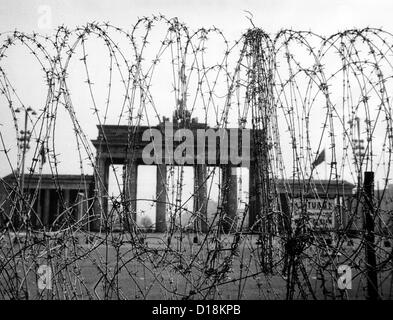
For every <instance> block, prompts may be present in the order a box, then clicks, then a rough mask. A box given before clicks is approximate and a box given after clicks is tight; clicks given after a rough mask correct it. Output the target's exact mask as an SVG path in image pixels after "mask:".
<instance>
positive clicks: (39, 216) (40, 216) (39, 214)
mask: <svg viewBox="0 0 393 320" xmlns="http://www.w3.org/2000/svg"><path fill="white" fill-rule="evenodd" d="M41 199H42V189H40V190H38V195H37V218H36V220H35V225H34V226H35V227H36V228H39V227H40V224H41V223H42V219H43V214H42V204H41Z"/></svg>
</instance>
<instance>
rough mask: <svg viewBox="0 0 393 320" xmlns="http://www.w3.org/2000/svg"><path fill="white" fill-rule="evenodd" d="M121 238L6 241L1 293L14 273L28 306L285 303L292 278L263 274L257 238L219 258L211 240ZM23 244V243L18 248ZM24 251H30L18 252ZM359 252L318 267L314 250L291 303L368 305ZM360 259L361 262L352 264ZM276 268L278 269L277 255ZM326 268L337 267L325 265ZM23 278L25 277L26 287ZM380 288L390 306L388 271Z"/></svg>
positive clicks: (226, 241) (227, 247)
mask: <svg viewBox="0 0 393 320" xmlns="http://www.w3.org/2000/svg"><path fill="white" fill-rule="evenodd" d="M119 236H120V235H119V234H111V235H110V236H109V237H108V238H105V237H102V236H100V237H98V236H97V235H91V236H90V237H86V235H83V234H78V235H76V237H75V238H74V240H73V241H71V240H72V238H71V237H68V238H67V241H63V240H62V238H59V239H58V240H53V237H52V240H49V239H47V240H46V241H45V242H44V243H42V242H38V243H35V244H32V241H30V242H26V243H18V242H17V241H13V242H14V244H13V245H12V246H10V245H9V241H8V240H7V239H6V238H3V239H2V253H1V254H2V257H1V259H2V261H3V265H2V269H1V271H2V272H1V273H0V275H1V279H0V282H1V284H2V286H1V287H2V289H0V293H1V294H2V296H3V298H6V297H7V290H8V289H10V288H12V283H14V282H15V277H13V276H12V271H13V268H12V266H14V265H17V270H18V273H19V274H20V275H21V279H20V281H19V283H18V284H19V286H20V287H25V286H26V283H27V285H28V287H29V295H30V298H39V295H42V296H41V297H43V298H52V297H51V295H54V298H68V299H71V298H78V299H89V298H91V299H103V298H108V299H118V298H121V299H123V298H126V299H185V298H187V299H204V298H209V299H285V298H286V294H287V278H286V277H285V275H283V274H282V272H281V271H282V268H283V264H282V263H281V264H278V265H277V266H275V267H274V268H273V271H274V272H273V273H272V274H267V273H264V272H263V269H262V266H261V252H260V249H259V247H258V245H257V237H256V236H252V235H244V236H242V239H241V241H240V245H239V246H238V247H237V249H236V250H235V249H234V248H233V247H231V244H232V242H233V236H229V237H226V238H223V239H222V241H221V243H220V245H221V250H219V251H218V250H216V249H217V245H218V244H217V242H212V239H211V238H206V239H205V238H204V236H200V237H199V239H198V240H199V241H198V243H194V234H184V235H183V237H180V235H179V234H176V235H174V236H173V237H172V241H171V243H170V245H169V246H168V242H167V237H166V235H164V234H156V233H151V234H143V241H141V240H140V239H136V242H135V241H134V243H133V241H132V239H130V238H129V237H126V238H123V239H121V238H120V237H119ZM22 239H23V236H21V235H19V240H22ZM88 240H89V241H88ZM20 248H28V249H27V250H21V251H18V249H20ZM10 250H14V253H15V255H14V257H15V259H10V258H11V255H10V252H11V251H10ZM356 250H357V248H356V246H355V247H352V248H348V249H347V250H346V252H345V254H342V255H339V256H334V257H333V258H332V257H331V256H328V255H326V257H324V258H323V257H322V256H319V257H318V259H316V255H317V254H318V251H317V250H316V249H315V248H309V249H308V250H307V251H306V255H304V256H303V258H302V263H303V265H304V270H301V269H299V272H298V277H299V280H298V282H297V281H294V283H295V285H294V294H293V298H294V299H303V298H306V299H314V298H317V299H364V298H365V296H366V292H365V288H366V277H365V276H364V268H363V269H362V268H360V269H358V268H357V267H356V263H359V265H362V261H361V260H362V259H363V255H362V254H361V253H359V254H357V253H356ZM218 252H219V254H218ZM355 254H356V260H357V261H355V260H349V259H350V258H351V256H354V255H355ZM346 255H347V257H346ZM307 257H308V258H307ZM7 258H8V259H7ZM314 258H315V259H314ZM274 261H275V262H277V261H280V252H279V251H277V252H276V253H275V259H274ZM315 261H318V263H322V262H325V263H326V267H325V269H324V272H322V273H319V272H317V271H318V268H317V264H316V262H315ZM329 261H330V262H332V263H327V262H329ZM349 261H350V262H351V263H352V264H353V265H352V267H353V268H352V276H353V281H352V288H351V289H350V290H345V291H342V290H338V288H337V279H338V274H337V272H336V271H337V270H336V268H337V267H338V266H339V265H340V264H350V263H349ZM40 265H49V266H50V267H51V270H52V272H53V274H52V289H51V290H38V288H37V281H39V277H38V276H37V272H36V270H37V269H38V268H39V266H40ZM23 270H26V274H28V277H27V281H26V282H24V281H23V276H22V275H23V274H24V271H23ZM9 279H13V280H12V281H9ZM379 283H380V284H381V285H380V293H381V294H382V295H383V298H385V299H389V298H393V297H392V295H391V294H392V293H391V292H390V291H391V290H390V289H391V287H392V283H391V265H390V268H387V271H386V272H381V273H379ZM323 284H324V285H323Z"/></svg>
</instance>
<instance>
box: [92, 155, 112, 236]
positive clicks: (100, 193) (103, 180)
mask: <svg viewBox="0 0 393 320" xmlns="http://www.w3.org/2000/svg"><path fill="white" fill-rule="evenodd" d="M96 166H97V170H96V171H95V172H94V173H95V187H96V199H95V202H94V217H93V221H92V222H91V229H92V231H99V230H100V226H101V225H102V223H103V222H104V221H103V219H106V218H107V215H108V178H109V164H108V161H107V159H106V157H105V156H102V155H101V154H100V155H99V156H98V157H97V160H96Z"/></svg>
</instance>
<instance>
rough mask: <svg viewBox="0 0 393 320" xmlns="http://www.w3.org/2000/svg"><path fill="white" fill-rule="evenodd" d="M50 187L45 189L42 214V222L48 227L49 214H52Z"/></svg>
mask: <svg viewBox="0 0 393 320" xmlns="http://www.w3.org/2000/svg"><path fill="white" fill-rule="evenodd" d="M49 211H50V189H45V191H44V212H43V215H42V224H43V225H44V226H45V227H47V226H48V225H49V215H50V212H49Z"/></svg>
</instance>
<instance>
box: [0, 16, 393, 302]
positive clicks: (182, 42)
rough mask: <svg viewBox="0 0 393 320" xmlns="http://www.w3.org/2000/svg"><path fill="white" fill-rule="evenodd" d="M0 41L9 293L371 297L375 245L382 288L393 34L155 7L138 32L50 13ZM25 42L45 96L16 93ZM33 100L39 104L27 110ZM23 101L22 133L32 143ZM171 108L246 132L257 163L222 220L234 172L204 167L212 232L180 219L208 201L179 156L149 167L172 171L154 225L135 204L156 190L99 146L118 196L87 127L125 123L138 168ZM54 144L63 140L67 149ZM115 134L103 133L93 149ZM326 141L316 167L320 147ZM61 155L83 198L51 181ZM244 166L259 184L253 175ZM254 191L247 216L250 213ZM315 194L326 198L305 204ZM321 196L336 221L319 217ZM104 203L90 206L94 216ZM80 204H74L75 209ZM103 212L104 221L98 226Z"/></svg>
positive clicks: (386, 280)
mask: <svg viewBox="0 0 393 320" xmlns="http://www.w3.org/2000/svg"><path fill="white" fill-rule="evenodd" d="M0 41H1V47H0V90H1V91H0V92H1V108H2V110H3V111H2V115H3V117H2V119H3V120H2V121H4V123H3V124H2V128H1V130H0V140H1V145H2V150H1V157H2V158H1V161H2V163H3V165H4V166H5V167H8V169H9V171H11V172H12V174H11V178H12V179H11V180H10V178H9V177H8V178H2V179H1V184H2V188H3V190H4V194H5V196H4V197H3V198H2V199H1V203H0V209H1V211H2V212H1V214H2V219H3V223H2V231H1V233H0V239H1V242H2V246H1V253H0V254H1V259H0V261H1V262H0V283H1V286H0V296H1V297H2V298H3V299H15V298H17V299H29V298H30V299H32V298H33V299H34V298H35V299H86V298H87V299H150V298H156V297H160V298H165V299H215V298H224V299H227V298H231V299H242V298H254V299H255V298H261V299H310V298H311V299H320V298H330V299H353V298H365V297H366V295H367V294H366V292H365V290H366V288H367V283H368V281H369V280H370V279H369V276H370V273H369V272H370V265H369V264H368V260H367V259H368V257H367V256H366V254H365V252H370V251H367V250H366V249H367V248H370V246H372V248H373V250H374V252H375V254H376V263H375V266H374V269H373V270H371V271H374V273H375V274H377V275H378V277H379V278H378V282H377V284H378V290H377V293H378V296H379V298H385V299H386V298H387V299H389V298H391V297H392V253H393V252H392V249H391V248H392V245H391V241H392V225H391V215H392V208H391V206H390V203H391V197H392V195H391V194H390V193H389V191H391V189H390V188H389V181H390V179H391V178H390V176H391V172H390V165H391V160H392V159H391V155H392V137H393V133H392V116H391V113H392V109H391V100H392V99H391V97H390V92H391V89H392V88H391V86H392V80H391V79H392V75H393V70H392V62H391V54H392V44H393V39H392V34H391V33H389V32H386V31H384V30H381V29H374V28H365V29H354V30H347V31H343V32H339V33H337V34H334V35H331V36H329V37H323V36H320V35H317V34H315V33H313V32H310V31H294V30H282V31H280V32H279V33H277V34H276V35H273V36H271V35H269V34H266V33H265V32H264V31H263V30H261V29H259V28H255V27H253V28H252V29H250V30H247V31H246V32H245V33H244V35H243V36H242V37H241V38H240V39H237V40H235V41H232V42H231V41H228V40H227V39H226V38H225V36H224V34H223V32H221V31H220V30H219V29H217V28H215V27H212V28H209V29H205V28H201V29H198V30H196V31H192V30H189V29H188V27H187V26H186V25H185V24H184V23H181V22H179V20H178V19H177V18H173V19H167V18H165V17H164V16H161V15H160V16H152V17H144V18H141V19H139V20H138V21H137V23H136V24H135V25H133V26H132V28H131V31H127V30H124V29H121V28H118V27H116V26H114V25H112V24H110V23H96V22H92V23H87V24H86V25H85V26H81V27H77V28H75V29H73V30H70V29H68V28H67V27H66V26H60V27H58V29H57V30H56V32H55V34H54V36H53V37H52V36H42V35H40V34H36V33H33V34H27V33H23V32H20V31H14V32H7V33H1V34H0ZM19 50H20V51H19ZM21 52H22V53H21ZM26 52H27V53H28V54H29V57H31V58H32V60H29V61H30V63H31V66H34V67H37V68H38V69H37V70H39V71H37V70H36V71H37V73H36V74H38V72H40V74H41V77H43V79H44V84H43V85H42V87H41V88H40V90H38V92H32V91H31V92H29V94H30V95H34V94H37V95H38V96H39V98H31V99H29V94H27V97H28V98H26V93H25V92H26V91H24V90H28V89H31V88H33V87H34V85H35V84H34V83H31V82H29V81H25V80H24V79H20V78H18V77H16V76H15V74H14V73H15V69H16V68H18V63H22V62H23V59H25V58H24V57H25V56H23V53H26ZM26 59H28V58H26ZM31 68H32V69H33V67H31ZM26 71H27V72H29V71H30V70H26ZM31 72H32V73H34V72H33V70H31ZM15 78H16V79H15ZM23 85H24V86H26V87H27V89H26V88H22V87H23ZM31 90H32V89H31ZM45 93H46V94H45ZM39 99H41V103H42V104H41V108H40V109H39V110H36V112H37V114H36V115H32V114H31V113H29V111H28V108H29V106H30V105H33V104H34V102H35V101H39ZM32 102H33V103H32ZM162 106H164V107H162ZM35 109H37V107H35ZM18 111H22V113H23V112H24V113H25V115H26V122H25V123H26V125H25V127H28V128H29V130H30V133H31V137H30V140H29V145H30V150H29V152H28V153H26V148H25V147H26V146H25V144H26V138H25V139H20V131H21V127H22V123H23V122H22V121H23V120H21V118H20V116H19V115H18ZM173 112H177V113H178V116H179V119H182V120H184V119H185V118H186V117H187V115H191V116H196V117H199V119H202V122H201V123H202V124H204V125H207V126H211V127H213V128H229V127H231V126H233V127H238V128H249V129H253V131H252V132H253V133H252V134H253V136H252V139H253V140H252V141H254V143H255V145H254V150H255V155H254V156H255V159H256V161H255V163H253V164H252V165H251V166H254V167H252V168H253V170H254V171H253V174H251V166H250V171H249V172H250V173H249V177H248V178H247V175H246V174H244V171H241V170H240V171H238V172H239V177H238V182H237V184H238V190H240V194H244V192H243V191H242V190H243V189H245V190H247V189H248V194H249V198H250V199H249V201H247V199H246V200H244V198H243V197H242V196H238V198H239V199H237V203H238V205H239V207H240V204H241V205H242V208H243V209H242V210H243V212H242V214H240V213H239V214H238V215H237V217H235V218H231V217H230V216H229V214H228V212H226V209H225V208H226V204H225V203H226V201H228V199H227V198H226V197H227V196H226V194H227V190H228V188H229V187H228V181H224V179H222V177H221V175H220V170H221V171H222V168H219V166H218V167H216V168H209V170H208V173H207V175H206V177H205V179H204V183H203V188H206V190H207V197H208V199H213V198H214V199H213V200H215V201H216V206H215V208H214V210H213V211H212V212H209V215H210V216H209V217H208V219H207V224H208V226H207V232H205V233H203V232H201V230H195V229H192V231H191V232H190V231H189V230H187V228H186V227H187V226H190V225H191V226H194V225H195V224H196V223H197V221H200V220H201V219H203V214H202V211H203V206H204V205H206V204H198V205H199V207H197V204H196V203H197V200H196V199H197V197H198V194H197V193H198V190H197V191H195V192H194V193H192V194H190V195H187V194H186V192H185V189H184V188H185V186H186V185H187V177H186V175H187V168H186V165H178V166H172V165H171V166H168V170H167V172H166V170H165V171H163V172H161V171H160V170H161V169H160V167H157V170H158V173H159V175H160V177H161V180H162V181H164V180H165V181H166V183H165V186H164V188H165V195H166V196H165V200H164V202H165V205H166V210H167V219H168V223H169V228H168V230H167V231H166V232H165V233H164V234H154V233H146V232H145V231H146V230H145V229H144V228H143V226H141V223H137V219H138V218H137V217H136V214H138V213H135V212H134V211H135V210H134V209H133V204H132V203H133V202H137V203H140V202H141V201H145V202H146V201H147V202H149V204H150V205H151V206H156V205H158V203H159V200H157V199H140V198H137V199H132V198H129V197H128V196H127V194H128V193H129V190H128V188H129V186H130V184H133V183H136V181H135V180H133V179H134V176H133V173H132V172H130V171H129V170H125V171H124V170H123V171H122V172H121V173H119V172H118V169H116V165H119V163H118V159H117V158H116V157H117V156H116V155H115V154H111V153H110V152H109V162H110V170H111V176H112V177H113V179H114V180H115V182H116V190H117V191H118V194H119V196H113V195H111V192H110V190H109V188H108V186H107V183H106V181H104V179H103V176H102V174H101V172H100V170H101V167H100V165H99V163H98V161H97V159H98V154H97V155H96V154H95V151H94V149H93V148H92V143H91V141H90V139H91V135H92V134H95V132H93V129H95V128H94V127H92V124H91V123H94V124H97V125H98V126H103V125H108V124H110V123H113V124H114V125H116V126H119V127H120V126H121V125H126V126H127V148H126V153H125V157H124V159H125V160H124V161H123V162H124V163H123V164H124V165H125V166H128V165H130V164H135V162H136V161H137V160H136V158H135V153H136V148H137V143H138V141H137V140H136V137H137V131H138V128H140V127H141V126H147V127H149V128H153V127H155V126H156V125H157V123H160V122H161V120H162V117H163V116H172V113H173ZM362 122H364V125H363V124H362ZM182 123H183V125H184V127H186V126H187V124H186V122H185V121H183V122H182ZM361 124H362V125H361ZM25 134H26V132H25ZM58 137H60V138H58ZM18 138H19V139H18ZM62 141H67V143H71V141H73V143H74V150H70V149H67V148H68V147H63V146H62V144H63V142H62ZM109 144H110V142H109V137H108V136H107V133H106V132H104V131H103V132H102V135H100V136H99V138H98V147H97V150H98V153H99V150H100V149H102V148H104V147H107V146H108V145H109ZM59 150H61V151H59ZM322 153H323V154H324V155H325V154H326V159H323V160H325V163H326V165H325V169H324V170H323V169H320V168H321V166H320V163H318V161H317V160H318V156H319V155H321V154H322ZM25 156H26V157H27V158H26V159H25V158H24V157H25ZM71 157H72V158H73V159H74V160H76V161H77V167H78V170H79V174H78V177H77V183H78V191H80V192H81V193H83V194H84V195H86V196H85V197H84V198H83V197H80V198H78V200H77V201H75V202H72V201H70V200H67V199H65V195H64V192H63V191H64V186H63V185H62V182H61V175H62V172H64V170H65V169H64V168H67V166H66V165H67V162H72V161H71V160H70V158H71ZM327 159H329V163H328V160H327ZM24 162H26V163H28V164H29V167H28V172H24V171H23V167H22V164H24ZM64 165H65V167H64V168H63V166H64ZM327 165H329V167H327ZM365 172H373V173H374V174H375V180H376V181H377V185H378V188H377V189H378V195H376V196H374V197H373V198H372V201H371V205H370V199H369V198H368V194H366V193H365V185H364V181H363V175H364V173H365ZM22 176H23V179H22V178H21V177H22ZM47 177H49V179H50V180H51V181H52V183H53V185H54V187H55V189H54V190H55V191H54V193H52V194H51V195H52V196H54V195H56V197H57V198H58V209H56V208H55V209H53V208H51V210H58V212H57V214H56V215H55V218H53V219H52V221H43V217H41V216H40V214H39V210H38V207H37V206H38V204H37V203H39V202H40V201H41V200H40V199H41V193H42V192H44V191H43V190H41V186H43V181H44V179H47ZM34 179H37V182H36V184H35V182H34V181H36V180H34ZM93 180H94V181H95V182H94V181H93ZM247 180H252V181H253V183H254V184H250V187H248V186H246V184H247V182H246V183H245V181H247ZM22 181H23V183H24V185H23V184H22ZM92 181H93V182H92ZM322 182H323V183H322ZM91 183H93V184H94V183H95V186H94V190H93V192H91ZM157 183H159V182H157ZM351 183H352V188H353V192H352V190H351V192H350V195H348V191H346V190H347V189H346V188H348V185H350V184H351ZM380 184H381V185H382V186H380ZM321 188H322V191H318V190H321ZM251 189H253V190H251ZM25 190H29V192H26V191H25ZM214 190H216V191H214ZM332 190H333V191H332ZM346 192H347V193H346ZM251 194H253V199H252V201H253V203H257V206H256V214H255V215H256V216H255V219H254V222H253V224H252V225H247V223H246V220H247V219H248V218H247V217H248V216H249V215H250V214H251V209H250V208H251V206H252V204H251V198H252V196H251ZM102 196H103V197H104V198H106V199H108V202H109V204H110V208H106V207H105V206H106V205H105V203H104V202H103V201H102ZM157 198H159V195H157ZM160 199H161V198H160ZM310 199H316V200H318V201H319V203H322V205H321V207H317V208H316V210H314V211H316V212H317V213H316V214H315V215H314V217H313V218H311V216H310V214H308V209H307V205H308V203H309V202H310ZM331 199H333V200H332V201H333V202H334V204H333V205H332V206H333V207H332V208H331V210H330V211H331V214H332V218H331V219H334V220H335V221H337V223H336V226H335V227H334V228H330V229H329V228H328V229H326V228H321V227H319V226H318V225H317V224H318V223H322V224H323V223H324V212H325V211H324V209H323V207H324V206H326V205H328V204H329V203H330V202H329V201H331ZM160 201H161V200H160ZM243 202H244V203H243ZM97 205H98V208H99V215H98V217H97V213H95V214H91V212H93V211H94V210H93V209H94V206H97ZM81 206H82V207H84V208H85V210H84V211H83V212H84V214H83V215H82V216H81V217H78V218H75V212H76V210H78V208H79V207H81ZM189 206H193V209H188V208H189ZM133 210H134V211H133ZM367 210H371V211H372V213H373V216H372V219H373V220H372V221H373V224H375V226H377V227H375V228H374V230H373V231H372V232H371V234H370V232H369V230H367V229H365V227H364V224H363V222H364V221H366V220H367V219H366V218H364V216H366V215H367V212H368V211H367ZM140 214H141V213H140ZM362 217H363V218H362ZM97 218H100V221H102V224H100V230H99V231H100V232H92V231H91V229H90V226H91V224H92V223H94V222H96V220H97ZM312 219H314V220H313V221H312ZM359 219H360V222H358V220H359ZM344 220H345V221H344ZM363 220H364V221H363ZM145 224H146V225H147V227H148V228H147V229H151V228H153V227H154V225H152V224H151V223H148V222H146V223H145ZM228 224H229V225H231V226H232V227H230V228H229V230H228V228H226V227H223V226H224V225H228ZM325 224H326V222H325ZM146 225H145V227H146ZM119 226H120V227H119ZM116 228H118V230H116ZM370 236H372V237H371V238H370ZM351 242H352V243H353V244H352V245H350V243H351ZM386 243H390V247H389V246H387V245H386ZM42 264H45V265H48V266H50V268H51V270H52V279H53V280H52V283H53V287H52V290H40V289H38V288H37V285H36V283H37V277H38V275H37V272H36V271H37V269H38V268H39V266H40V265H42ZM340 265H350V266H351V267H352V270H353V272H354V274H353V283H354V288H353V289H352V290H342V289H340V288H339V287H338V285H337V279H338V271H337V270H338V266H340Z"/></svg>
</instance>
